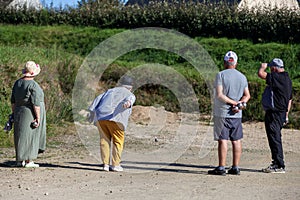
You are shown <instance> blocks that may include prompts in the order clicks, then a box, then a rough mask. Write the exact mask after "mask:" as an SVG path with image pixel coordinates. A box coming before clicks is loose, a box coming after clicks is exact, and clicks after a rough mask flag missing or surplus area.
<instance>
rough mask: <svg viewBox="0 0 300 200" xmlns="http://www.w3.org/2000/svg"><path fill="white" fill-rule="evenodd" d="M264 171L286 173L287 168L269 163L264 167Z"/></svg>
mask: <svg viewBox="0 0 300 200" xmlns="http://www.w3.org/2000/svg"><path fill="white" fill-rule="evenodd" d="M262 172H264V173H276V174H284V173H285V169H284V168H282V167H278V166H276V165H273V164H271V165H269V166H268V167H267V168H264V169H262Z"/></svg>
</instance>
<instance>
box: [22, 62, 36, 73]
mask: <svg viewBox="0 0 300 200" xmlns="http://www.w3.org/2000/svg"><path fill="white" fill-rule="evenodd" d="M40 72H41V68H40V66H39V64H36V63H35V62H33V61H28V62H27V63H26V64H25V66H24V69H23V70H22V73H23V74H24V76H36V75H38V74H39V73H40Z"/></svg>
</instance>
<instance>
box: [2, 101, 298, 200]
mask: <svg viewBox="0 0 300 200" xmlns="http://www.w3.org/2000/svg"><path fill="white" fill-rule="evenodd" d="M203 118H204V117H203ZM203 118H202V119H203ZM202 121H203V120H200V121H199V119H198V118H197V117H195V116H194V115H193V116H191V115H188V116H187V115H184V114H179V115H175V114H173V113H168V112H165V111H164V109H163V108H154V107H140V106H136V107H134V110H133V114H132V117H131V120H130V123H129V127H128V130H127V131H126V136H125V148H124V154H123V158H122V166H123V167H124V170H125V171H124V172H121V173H119V172H103V171H100V170H99V169H100V164H101V161H100V158H99V157H98V156H99V152H98V151H99V147H98V145H99V144H98V143H99V141H98V140H99V138H94V137H97V135H96V134H97V133H96V131H95V129H94V127H93V126H91V125H87V124H77V126H76V127H77V131H75V128H74V127H73V128H70V130H69V131H68V133H65V134H60V135H59V136H58V137H56V138H52V139H51V140H49V141H48V148H47V151H46V152H45V153H44V154H42V155H40V156H39V157H38V159H37V160H36V163H39V164H40V168H36V169H27V168H16V167H13V164H14V149H12V148H8V149H7V148H6V149H0V176H1V179H0V188H1V190H0V199H1V200H2V199H3V200H6V199H13V200H18V199H22V200H23V199H35V200H44V199H47V200H48V199H51V200H52V199H53V200H56V199H91V200H94V199H98V200H101V199H125V200H132V199H133V200H135V199H155V200H157V199H167V200H169V199H214V200H218V199H222V200H224V199H231V200H235V199H243V200H244V199H251V200H253V199H262V200H268V199H272V200H276V199H286V200H290V199H291V200H293V199H295V200H298V199H300V145H299V144H300V140H299V139H300V131H299V130H294V129H283V131H282V133H283V147H284V152H285V161H286V173H285V174H266V173H262V172H260V170H261V169H262V168H263V167H266V166H267V165H268V164H269V163H270V161H271V158H270V151H269V148H268V144H267V139H266V134H265V130H264V125H263V123H261V122H260V123H255V122H251V123H244V124H243V127H244V139H243V154H242V160H241V164H240V167H241V175H240V176H235V175H226V176H213V175H208V174H207V171H208V170H209V169H212V168H213V167H215V166H216V165H217V163H218V160H217V149H216V147H217V145H216V142H214V141H212V139H213V137H212V132H211V130H212V126H211V125H208V124H207V123H204V122H202ZM78 127H79V128H78ZM80 127H81V128H82V129H81V128H80ZM83 130H84V131H83ZM80 131H81V132H82V133H78V132H80ZM90 141H93V142H90ZM182 141H184V142H182ZM231 159H232V156H231V145H229V151H228V157H227V167H229V166H230V164H231Z"/></svg>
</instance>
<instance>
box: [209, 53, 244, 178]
mask: <svg viewBox="0 0 300 200" xmlns="http://www.w3.org/2000/svg"><path fill="white" fill-rule="evenodd" d="M237 60H238V57H237V55H236V53H235V52H233V51H229V52H227V53H226V54H225V56H224V67H225V69H224V70H223V71H221V72H219V73H218V74H217V75H216V79H215V83H214V93H215V97H214V139H215V140H216V141H218V157H219V166H218V167H216V168H215V169H213V170H209V171H208V174H213V175H226V170H225V164H226V156H227V143H228V140H230V141H231V143H232V146H233V148H232V150H233V151H232V153H233V161H232V167H231V168H230V169H229V170H228V173H229V174H234V175H239V174H240V169H239V162H240V158H241V154H242V142H241V139H242V138H243V128H242V110H243V109H245V108H246V103H247V102H248V100H249V99H250V92H249V89H248V82H247V78H246V77H245V76H244V75H243V74H242V73H241V72H239V71H238V70H236V66H237Z"/></svg>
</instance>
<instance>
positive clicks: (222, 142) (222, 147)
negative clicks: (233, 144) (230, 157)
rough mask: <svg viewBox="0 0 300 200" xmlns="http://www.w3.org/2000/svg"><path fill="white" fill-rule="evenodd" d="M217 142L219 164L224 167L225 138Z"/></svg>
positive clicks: (225, 154)
mask: <svg viewBox="0 0 300 200" xmlns="http://www.w3.org/2000/svg"><path fill="white" fill-rule="evenodd" d="M218 144H219V145H218V156H219V166H223V167H224V166H225V165H226V156H227V140H219V141H218Z"/></svg>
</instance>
